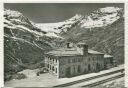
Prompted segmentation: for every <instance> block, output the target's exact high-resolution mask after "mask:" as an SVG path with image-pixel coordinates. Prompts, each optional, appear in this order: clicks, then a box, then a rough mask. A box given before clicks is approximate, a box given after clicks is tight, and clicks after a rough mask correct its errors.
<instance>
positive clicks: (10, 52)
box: [4, 7, 124, 80]
mask: <svg viewBox="0 0 128 88" xmlns="http://www.w3.org/2000/svg"><path fill="white" fill-rule="evenodd" d="M123 15H124V12H123V9H122V8H118V7H105V8H99V9H98V10H96V11H93V12H92V13H90V15H81V14H76V15H75V16H74V17H72V18H70V19H67V20H65V21H62V22H58V23H34V22H32V21H30V20H29V19H28V18H27V17H25V16H24V15H23V14H22V13H20V12H18V11H12V10H4V68H5V80H6V79H8V78H9V77H8V75H12V74H15V73H16V72H19V71H21V70H24V69H35V68H39V67H43V66H44V53H45V52H47V51H49V50H52V49H54V48H58V47H62V46H64V45H65V43H66V42H67V41H69V42H74V43H79V42H84V43H86V44H88V45H89V48H90V49H93V50H96V51H99V52H103V53H106V54H110V55H113V56H114V59H116V60H117V63H118V64H122V63H124V16H123Z"/></svg>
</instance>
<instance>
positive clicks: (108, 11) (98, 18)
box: [36, 7, 123, 34]
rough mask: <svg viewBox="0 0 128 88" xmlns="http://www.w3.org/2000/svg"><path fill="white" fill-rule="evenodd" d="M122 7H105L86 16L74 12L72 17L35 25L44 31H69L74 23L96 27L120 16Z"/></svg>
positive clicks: (111, 21)
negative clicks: (61, 20)
mask: <svg viewBox="0 0 128 88" xmlns="http://www.w3.org/2000/svg"><path fill="white" fill-rule="evenodd" d="M122 10H123V9H122V8H118V7H105V8H100V9H98V10H96V11H93V12H92V13H91V14H90V15H88V16H83V15H80V14H76V15H75V16H73V17H72V18H70V19H68V20H66V21H63V22H58V23H37V24H36V25H37V27H39V28H40V29H42V30H43V31H46V32H54V33H57V34H58V33H62V32H67V31H69V30H70V29H71V28H72V27H73V26H74V25H75V26H76V25H79V26H80V27H81V28H90V29H91V28H96V27H105V26H108V25H111V24H112V23H114V22H115V21H117V20H118V19H119V18H120V17H121V16H122V12H123V11H122Z"/></svg>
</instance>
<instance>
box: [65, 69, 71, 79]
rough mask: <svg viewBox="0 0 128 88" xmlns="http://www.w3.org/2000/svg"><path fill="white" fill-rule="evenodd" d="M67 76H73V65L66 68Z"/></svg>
mask: <svg viewBox="0 0 128 88" xmlns="http://www.w3.org/2000/svg"><path fill="white" fill-rule="evenodd" d="M66 76H67V77H70V76H71V67H68V68H66Z"/></svg>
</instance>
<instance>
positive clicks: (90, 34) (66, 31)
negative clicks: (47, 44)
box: [37, 7, 124, 64]
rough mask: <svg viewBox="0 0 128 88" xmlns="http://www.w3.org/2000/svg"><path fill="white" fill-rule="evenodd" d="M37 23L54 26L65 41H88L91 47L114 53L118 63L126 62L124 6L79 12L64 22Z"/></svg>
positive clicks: (42, 26)
mask: <svg viewBox="0 0 128 88" xmlns="http://www.w3.org/2000/svg"><path fill="white" fill-rule="evenodd" d="M37 25H38V26H39V25H41V26H39V27H40V28H44V27H46V29H49V28H52V32H54V33H55V34H57V35H59V36H61V37H63V38H64V39H65V42H67V41H70V42H74V43H78V42H84V43H87V44H88V45H89V48H91V49H94V50H97V51H99V52H103V53H107V54H110V55H113V56H114V59H116V60H117V63H118V64H122V63H124V11H123V9H122V8H118V7H105V8H99V9H98V10H96V11H93V12H92V13H90V14H89V15H85V16H84V15H80V14H79V15H78V14H77V15H75V16H74V17H72V18H70V19H68V20H66V21H63V22H58V23H48V24H46V23H45V24H43V23H42V24H41V23H40V24H37ZM46 25H47V26H46ZM38 26H37V27H38ZM49 30H50V29H49Z"/></svg>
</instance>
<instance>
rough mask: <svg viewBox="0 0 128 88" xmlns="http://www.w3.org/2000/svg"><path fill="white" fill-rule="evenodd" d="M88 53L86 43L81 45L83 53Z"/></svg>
mask: <svg viewBox="0 0 128 88" xmlns="http://www.w3.org/2000/svg"><path fill="white" fill-rule="evenodd" d="M87 54H88V45H86V44H85V45H83V55H87Z"/></svg>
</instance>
